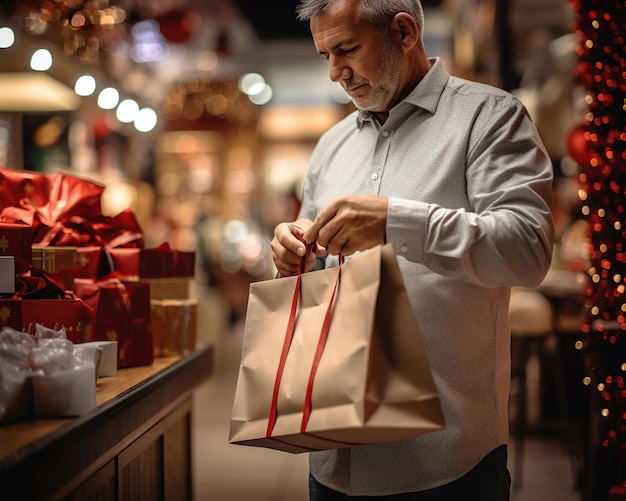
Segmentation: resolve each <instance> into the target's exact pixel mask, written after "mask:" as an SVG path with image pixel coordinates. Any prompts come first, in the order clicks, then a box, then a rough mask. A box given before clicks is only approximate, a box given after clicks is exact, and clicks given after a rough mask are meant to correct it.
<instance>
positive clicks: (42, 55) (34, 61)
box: [30, 49, 52, 71]
mask: <svg viewBox="0 0 626 501" xmlns="http://www.w3.org/2000/svg"><path fill="white" fill-rule="evenodd" d="M30 67H31V69H33V70H35V71H47V70H49V69H50V68H51V67H52V54H50V51H49V50H48V49H37V50H36V51H35V52H34V53H33V56H32V57H31V58H30Z"/></svg>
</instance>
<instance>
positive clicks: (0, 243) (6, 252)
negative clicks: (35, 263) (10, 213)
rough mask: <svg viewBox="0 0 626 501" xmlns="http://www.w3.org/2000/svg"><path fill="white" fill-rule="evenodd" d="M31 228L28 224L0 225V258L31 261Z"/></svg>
mask: <svg viewBox="0 0 626 501" xmlns="http://www.w3.org/2000/svg"><path fill="white" fill-rule="evenodd" d="M32 244H33V228H32V226H30V225H28V224H21V223H0V256H13V257H18V258H22V259H24V260H26V261H28V262H29V263H30V262H31V260H32V252H31V245H32Z"/></svg>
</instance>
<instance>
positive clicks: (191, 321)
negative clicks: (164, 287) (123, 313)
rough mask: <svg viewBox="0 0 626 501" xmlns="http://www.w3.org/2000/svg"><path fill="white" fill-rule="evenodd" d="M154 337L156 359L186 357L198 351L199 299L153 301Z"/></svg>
mask: <svg viewBox="0 0 626 501" xmlns="http://www.w3.org/2000/svg"><path fill="white" fill-rule="evenodd" d="M150 303H151V305H152V335H153V344H154V356H155V357H167V356H170V355H184V354H186V353H189V352H190V351H193V350H195V349H196V337H197V329H198V300H197V299H162V300H159V299H153V300H151V302H150Z"/></svg>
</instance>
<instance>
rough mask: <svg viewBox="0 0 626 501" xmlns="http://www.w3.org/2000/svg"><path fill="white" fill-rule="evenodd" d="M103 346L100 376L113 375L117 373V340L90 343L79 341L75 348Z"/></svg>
mask: <svg viewBox="0 0 626 501" xmlns="http://www.w3.org/2000/svg"><path fill="white" fill-rule="evenodd" d="M92 346H93V347H97V348H102V357H101V360H100V367H99V372H98V377H111V376H116V375H117V341H90V342H88V343H79V344H76V345H75V348H78V349H80V348H82V347H84V348H89V347H92Z"/></svg>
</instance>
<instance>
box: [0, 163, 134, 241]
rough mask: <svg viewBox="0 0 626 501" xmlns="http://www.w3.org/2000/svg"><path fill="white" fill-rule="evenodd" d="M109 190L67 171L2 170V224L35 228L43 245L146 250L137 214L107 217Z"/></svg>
mask: <svg viewBox="0 0 626 501" xmlns="http://www.w3.org/2000/svg"><path fill="white" fill-rule="evenodd" d="M103 191H104V186H100V185H98V184H95V183H93V182H91V181H87V180H84V179H80V178H77V177H74V176H70V175H67V174H64V173H53V174H41V173H37V172H29V171H24V170H14V169H6V168H0V221H5V222H12V223H16V222H22V223H26V224H28V225H31V226H32V242H33V243H38V244H41V245H44V246H45V245H57V246H71V245H74V246H78V247H83V246H89V245H99V246H104V245H109V246H112V247H143V233H142V231H141V228H140V226H139V224H138V222H137V220H136V219H135V216H134V215H133V213H132V211H131V210H130V209H126V210H125V211H123V212H121V213H120V214H118V215H117V216H114V217H108V216H104V215H103V214H102V207H101V197H102V193H103Z"/></svg>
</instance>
